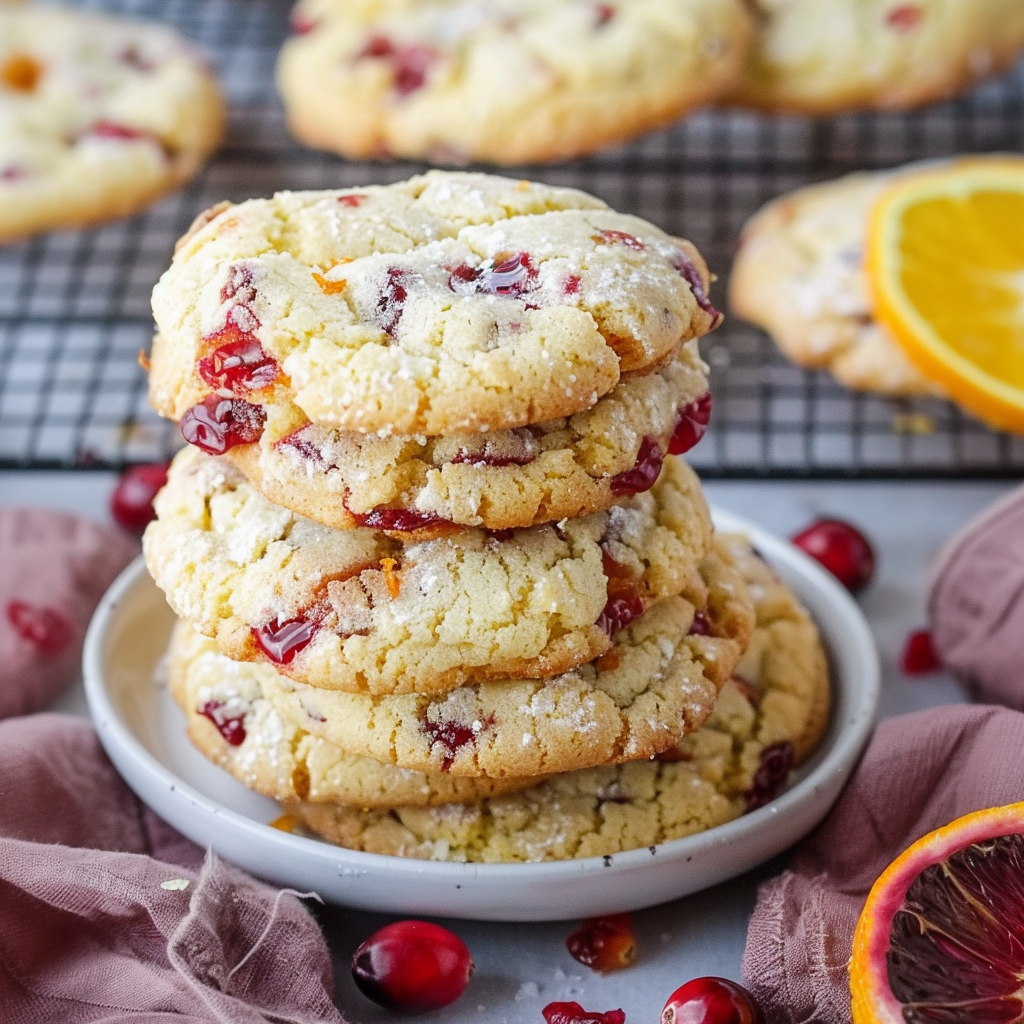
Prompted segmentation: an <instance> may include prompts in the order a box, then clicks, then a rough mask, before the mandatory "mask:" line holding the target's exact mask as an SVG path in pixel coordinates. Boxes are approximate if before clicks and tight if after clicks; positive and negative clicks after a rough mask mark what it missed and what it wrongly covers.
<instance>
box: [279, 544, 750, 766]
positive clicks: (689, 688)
mask: <svg viewBox="0 0 1024 1024" xmlns="http://www.w3.org/2000/svg"><path fill="white" fill-rule="evenodd" d="M731 557H732V556H731V554H730V553H729V552H728V550H726V549H725V548H719V547H713V548H712V551H711V552H710V553H709V554H708V555H707V556H706V557H705V559H704V560H703V562H702V563H701V566H700V573H701V582H702V584H703V585H702V586H701V587H700V592H698V593H694V594H690V595H687V596H677V597H666V598H663V599H662V600H661V601H658V602H657V603H656V604H654V605H652V606H651V608H649V609H648V610H647V611H646V612H645V613H644V614H643V615H642V616H641V617H640V618H639V619H637V620H635V621H634V622H632V623H631V624H630V625H629V626H627V627H626V628H625V629H624V630H622V631H621V633H619V634H618V636H617V637H616V642H615V646H614V647H613V648H612V649H611V650H610V651H608V652H607V653H606V654H605V655H602V657H601V658H599V659H597V661H595V662H592V663H589V664H587V665H583V666H580V667H579V668H576V669H573V670H572V671H571V672H566V673H563V674H562V675H558V676H555V677H553V678H550V679H543V680H512V679H508V680H501V681H498V682H484V683H479V684H476V685H473V686H464V687H460V688H458V689H455V690H452V691H449V692H448V693H445V694H439V695H437V696H434V697H431V696H428V695H423V694H415V693H414V694H405V695H401V696H389V697H374V696H371V695H368V694H350V693H338V692H336V691H329V690H322V689H314V688H313V687H308V686H303V685H301V684H298V683H295V682H293V681H292V680H289V679H287V678H286V677H285V676H282V675H280V674H279V673H277V672H273V671H271V670H269V669H267V670H262V669H261V671H264V675H263V676H261V685H262V686H263V691H264V694H265V695H266V696H267V697H268V698H269V700H270V701H271V703H272V704H274V706H275V707H276V708H277V709H278V711H280V712H281V713H282V715H283V716H285V717H286V718H288V719H290V720H291V721H293V722H295V723H296V724H297V725H299V726H300V727H301V728H304V729H307V730H308V731H309V732H311V733H312V734H313V735H316V736H321V737H322V738H324V739H326V740H328V741H329V742H331V743H334V744H336V745H337V746H339V747H341V748H342V749H344V750H346V751H348V752H349V753H351V754H358V755H360V756H365V757H372V758H374V759H375V760H378V761H381V762H384V763H388V764H397V765H398V766H399V767H402V768H411V769H414V770H416V771H423V772H439V771H443V772H449V773H451V774H452V775H464V776H481V775H486V776H490V777H494V778H506V777H510V776H511V777H517V776H524V775H541V774H545V775H546V774H550V773H552V772H562V771H571V770H573V769H576V768H586V767H591V766H594V765H598V764H607V763H616V762H621V761H631V760H639V759H642V758H645V757H650V756H653V755H655V754H658V753H660V752H662V751H664V750H667V749H668V748H670V747H672V746H674V745H675V744H677V743H678V742H679V740H680V739H681V738H682V737H683V735H684V734H685V733H687V732H689V731H691V730H692V729H695V728H697V727H699V726H700V725H701V724H702V723H703V721H704V719H705V718H706V717H707V716H708V714H710V712H711V709H712V708H713V707H714V703H715V699H716V697H717V694H718V690H719V689H720V687H721V686H722V685H724V683H725V682H726V681H727V680H728V678H729V676H730V675H731V673H732V669H733V667H734V666H735V664H736V663H737V662H738V660H739V658H740V655H741V654H742V651H743V649H744V648H745V646H746V644H747V642H748V641H749V638H750V633H751V631H752V629H753V625H754V623H753V607H752V605H751V604H750V599H749V597H748V595H747V592H746V587H745V585H744V583H743V580H742V578H741V577H740V576H739V574H738V573H737V571H736V570H735V569H734V568H733V566H732V565H731Z"/></svg>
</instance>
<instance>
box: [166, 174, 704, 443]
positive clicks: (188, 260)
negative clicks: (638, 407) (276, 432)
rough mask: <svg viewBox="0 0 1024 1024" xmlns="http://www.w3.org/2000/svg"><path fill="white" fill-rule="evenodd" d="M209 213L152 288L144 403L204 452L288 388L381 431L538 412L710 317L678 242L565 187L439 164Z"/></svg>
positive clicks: (340, 423)
mask: <svg viewBox="0 0 1024 1024" xmlns="http://www.w3.org/2000/svg"><path fill="white" fill-rule="evenodd" d="M211 213H212V216H211V217H209V218H200V220H199V222H197V225H196V227H195V229H194V232H193V233H192V234H191V235H189V236H186V238H185V239H184V240H183V243H182V244H181V245H180V246H179V248H178V251H177V252H176V254H175V257H174V262H173V263H172V265H171V268H170V269H169V270H168V271H167V272H166V273H165V274H164V276H163V277H162V278H161V280H160V282H159V283H158V284H157V286H156V288H155V289H154V292H153V310H154V313H155V316H156V322H157V326H158V328H159V336H158V338H157V340H156V341H155V342H154V350H153V356H152V370H151V373H150V398H151V400H152V402H153V404H154V406H155V407H156V409H157V410H158V411H159V412H160V413H162V414H163V415H165V416H169V417H170V418H172V419H175V420H179V421H180V422H181V425H182V432H183V433H184V434H185V436H186V438H188V439H189V440H190V441H193V442H194V443H196V444H199V445H200V446H201V447H203V448H205V449H206V450H207V451H211V452H216V453H218V454H219V453H220V452H223V451H226V450H227V449H228V448H230V447H233V446H235V445H238V444H243V443H252V442H254V441H256V440H258V439H259V436H260V434H261V433H262V430H263V426H264V423H265V420H266V415H267V414H266V410H265V409H264V406H266V405H271V406H272V405H275V404H283V403H294V404H295V405H296V406H297V407H298V408H299V409H300V410H301V411H302V412H303V413H304V414H305V416H307V417H308V418H309V420H310V421H311V422H312V423H315V424H317V425H319V426H328V427H336V428H339V429H341V430H354V431H358V432H361V433H378V434H383V435H385V436H386V435H390V434H401V435H409V434H427V435H439V434H450V433H458V432H463V433H465V432H484V431H489V430H510V429H515V428H517V427H523V426H526V425H527V424H530V423H543V422H545V421H546V420H550V419H555V418H558V417H562V416H569V415H571V414H573V413H575V412H579V411H580V410H582V409H587V408H589V407H590V406H592V405H594V403H595V402H596V401H597V400H598V398H599V397H600V396H601V395H603V394H606V393H607V392H608V391H610V390H611V389H612V388H613V387H614V386H615V384H616V383H617V382H618V380H619V378H620V376H622V375H623V374H627V373H631V372H635V371H645V372H650V371H652V370H653V369H656V368H658V367H660V366H663V365H665V364H666V363H667V362H669V361H670V360H671V358H672V356H673V354H674V353H675V351H676V350H677V348H678V347H679V345H680V343H682V342H685V341H688V340H689V339H691V338H695V337H699V336H701V335H702V334H705V333H706V332H707V331H709V330H711V328H713V327H714V326H715V325H716V324H717V323H718V321H719V319H720V315H719V314H718V313H717V311H716V310H715V309H714V308H713V307H712V306H711V304H710V303H709V301H708V299H707V288H708V283H709V278H708V274H707V270H706V268H705V267H704V264H703V261H702V260H701V258H700V255H699V254H698V253H697V251H696V250H695V249H694V248H693V246H691V245H690V243H688V242H685V241H682V240H680V239H676V238H671V237H670V236H668V235H666V234H665V233H664V232H662V231H660V230H659V229H658V228H656V227H654V226H653V225H651V224H648V223H646V222H645V221H642V220H639V219H638V218H636V217H630V216H625V215H623V214H618V213H615V212H614V211H613V210H610V209H608V207H606V206H605V205H604V204H603V203H602V202H600V200H597V199H594V198H592V197H591V196H588V195H586V194H584V193H582V192H576V191H574V190H571V189H560V188H554V187H551V186H547V185H536V184H531V183H530V182H515V181H511V180H508V179H505V178H496V177H490V176H487V175H480V174H461V173H444V172H439V171H434V172H431V173H429V174H427V175H424V176H423V177H419V178H413V179H411V180H410V181H405V182H400V183H398V184H396V185H389V186H369V187H367V188H364V189H360V190H347V191H340V192H295V193H280V194H278V195H277V196H275V197H274V198H272V199H256V200H250V201H248V202H246V203H242V204H240V205H238V206H229V207H226V208H223V209H220V211H219V212H216V211H211Z"/></svg>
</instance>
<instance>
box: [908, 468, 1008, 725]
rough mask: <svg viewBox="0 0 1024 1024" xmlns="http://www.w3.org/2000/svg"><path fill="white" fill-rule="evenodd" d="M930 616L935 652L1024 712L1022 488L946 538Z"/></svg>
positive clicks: (990, 698)
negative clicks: (948, 538)
mask: <svg viewBox="0 0 1024 1024" xmlns="http://www.w3.org/2000/svg"><path fill="white" fill-rule="evenodd" d="M928 614H929V618H930V620H931V629H932V637H933V639H934V642H935V649H936V652H937V653H938V655H939V657H940V658H941V660H942V662H943V664H944V665H946V666H947V667H948V668H949V669H950V670H951V671H953V672H954V673H955V674H956V676H957V677H958V678H959V679H960V680H962V681H963V682H964V683H965V684H966V685H967V687H968V688H969V689H970V691H971V692H972V693H973V694H974V696H976V697H977V698H979V699H980V700H983V701H986V702H989V703H994V704H1006V705H1007V706H1009V707H1014V708H1017V709H1019V710H1024V487H1019V488H1017V489H1016V490H1015V491H1012V492H1011V493H1010V494H1008V495H1006V497H1004V498H1003V499H1002V500H1000V501H998V502H996V503H995V504H994V505H992V506H991V507H990V508H988V509H986V511H985V512H983V513H982V514H981V515H980V516H978V517H977V518H976V519H974V520H973V521H972V522H970V523H968V525H967V526H966V527H965V528H964V529H963V530H961V531H960V532H959V533H958V534H956V535H955V536H954V537H953V538H952V539H951V540H950V541H949V542H948V543H947V544H946V546H945V548H944V549H943V552H942V554H941V555H940V557H939V560H938V563H937V565H936V566H935V569H934V572H933V574H932V582H931V587H930V591H929V597H928Z"/></svg>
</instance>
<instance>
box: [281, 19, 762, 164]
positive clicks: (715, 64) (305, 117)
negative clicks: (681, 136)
mask: <svg viewBox="0 0 1024 1024" xmlns="http://www.w3.org/2000/svg"><path fill="white" fill-rule="evenodd" d="M293 26H294V27H295V29H296V30H297V33H298V34H297V35H295V36H294V37H293V38H292V39H290V40H289V41H288V42H287V43H286V44H285V46H284V48H283V50H282V52H281V57H280V61H279V63H278V83H279V86H280V89H281V95H282V98H283V99H284V104H285V108H286V110H287V114H288V124H289V127H290V128H291V130H292V132H294V134H295V135H296V136H297V137H298V138H299V139H300V140H301V141H303V142H306V143H308V144H309V145H312V146H316V147H318V148H321V149H328V150H332V151H334V152H337V153H341V154H343V155H345V156H352V157H363V158H366V157H388V156H402V157H419V158H424V159H429V160H431V161H434V162H438V163H466V162H469V161H470V160H480V161H487V162H491V163H497V164H517V163H532V162H545V161H552V160H565V159H570V158H572V157H577V156H582V155H585V154H587V153H592V152H594V151H595V150H597V149H600V148H601V147H603V146H607V145H611V144H614V143H616V142H621V141H623V140H625V139H629V138H632V137H633V136H636V135H639V134H641V133H643V132H647V131H651V130H653V129H655V128H660V127H663V126H664V125H667V124H671V123H672V122H673V121H675V120H676V119H678V118H679V117H681V116H682V115H683V114H685V113H686V112H687V111H689V110H692V109H694V108H695V107H699V106H701V105H703V104H705V103H708V102H709V101H710V100H712V99H714V98H715V97H716V96H718V95H720V94H721V93H722V92H724V91H725V90H726V89H728V88H729V87H730V86H731V85H732V84H733V83H734V82H735V81H736V79H737V77H738V76H739V73H740V69H741V66H742V61H743V58H744V56H745V54H746V49H747V44H748V41H749V37H750V17H749V14H748V12H747V11H746V9H745V7H744V5H743V4H742V3H741V2H740V0H613V2H608V3H597V2H594V0H489V2H479V0H475V2H467V0H378V2H360V3H349V2H347V0H333V2H332V0H328V2H324V0H310V2H303V3H300V4H299V6H298V7H297V8H296V10H295V13H294V16H293Z"/></svg>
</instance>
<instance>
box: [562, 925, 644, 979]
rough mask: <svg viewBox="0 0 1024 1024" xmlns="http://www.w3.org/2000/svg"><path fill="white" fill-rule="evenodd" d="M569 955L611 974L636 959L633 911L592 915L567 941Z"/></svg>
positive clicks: (588, 965) (593, 968)
mask: <svg viewBox="0 0 1024 1024" xmlns="http://www.w3.org/2000/svg"><path fill="white" fill-rule="evenodd" d="M565 947H566V949H568V950H569V955H570V956H571V957H572V958H573V959H574V960H578V961H579V962H580V963H581V964H583V965H584V966H585V967H590V968H591V969H592V970H595V971H599V972H600V973H601V974H607V973H608V972H609V971H619V970H622V968H623V967H628V966H629V965H630V964H631V963H632V962H633V961H634V960H635V959H636V940H635V939H634V938H633V926H632V924H631V922H630V918H629V914H609V915H608V916H607V917H592V918H590V919H589V920H586V921H584V922H583V924H582V925H581V926H580V927H579V929H578V930H577V931H574V932H573V933H572V935H570V936H569V938H567V939H566V940H565Z"/></svg>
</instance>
